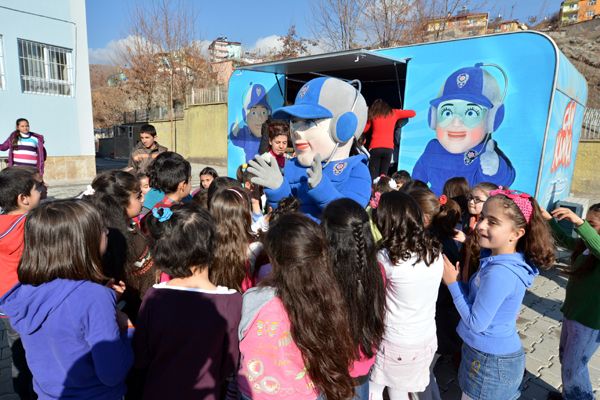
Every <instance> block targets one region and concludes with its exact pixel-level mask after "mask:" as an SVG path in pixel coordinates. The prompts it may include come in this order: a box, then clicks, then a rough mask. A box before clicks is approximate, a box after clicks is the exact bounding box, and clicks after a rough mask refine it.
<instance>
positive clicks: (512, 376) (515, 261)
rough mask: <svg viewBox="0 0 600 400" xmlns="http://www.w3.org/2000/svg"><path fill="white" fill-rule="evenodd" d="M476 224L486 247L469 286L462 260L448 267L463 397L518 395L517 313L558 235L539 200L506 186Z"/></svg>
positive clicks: (502, 399)
mask: <svg viewBox="0 0 600 400" xmlns="http://www.w3.org/2000/svg"><path fill="white" fill-rule="evenodd" d="M475 229H476V230H477V233H478V235H479V239H478V241H479V245H480V247H481V248H482V249H483V251H482V257H481V261H480V267H479V271H478V272H477V273H476V274H475V275H473V277H472V278H471V279H470V281H469V283H468V285H466V284H463V283H461V282H459V279H458V276H459V270H458V263H457V264H456V266H454V265H452V263H450V261H448V259H445V266H444V276H443V280H444V283H446V285H448V289H449V290H450V293H451V294H452V299H453V301H454V304H455V305H456V309H457V310H458V313H459V314H460V317H461V321H460V322H459V325H458V328H457V332H458V334H459V336H460V337H461V339H462V340H463V342H464V344H463V348H462V360H461V363H460V368H459V373H458V378H459V384H460V388H461V390H462V392H463V399H473V400H477V399H495V400H513V399H517V398H519V395H520V392H519V386H520V385H521V380H522V378H523V372H524V370H525V353H524V352H523V348H522V346H521V341H520V339H519V335H518V334H517V328H516V323H517V314H518V313H519V309H520V307H521V303H522V301H523V297H524V296H525V290H526V289H527V288H528V287H530V286H531V285H532V284H533V280H534V278H535V277H536V276H537V275H538V269H537V267H551V266H552V265H553V264H554V247H553V239H552V235H551V233H550V230H549V227H548V225H547V223H546V221H545V220H544V219H543V217H542V212H541V211H540V208H539V206H538V204H537V202H536V201H535V200H534V199H533V198H532V197H531V196H529V195H528V194H525V193H516V192H514V191H511V190H504V189H498V190H494V191H491V192H490V198H489V199H488V200H487V201H486V202H485V204H484V206H483V210H482V212H481V216H480V219H479V222H478V223H477V226H476V228H475Z"/></svg>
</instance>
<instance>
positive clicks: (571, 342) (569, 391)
mask: <svg viewBox="0 0 600 400" xmlns="http://www.w3.org/2000/svg"><path fill="white" fill-rule="evenodd" d="M598 346H600V330H597V329H592V328H588V327H587V326H585V325H582V324H580V323H579V322H576V321H572V320H569V319H564V320H563V324H562V331H561V333H560V347H559V350H558V351H559V353H558V354H559V357H560V363H561V364H562V366H561V369H560V371H561V375H562V382H563V398H564V399H568V400H571V399H573V400H588V399H589V400H594V398H595V397H594V393H593V391H592V383H591V382H590V373H589V370H588V362H589V361H590V358H592V356H593V355H594V353H595V352H596V350H598Z"/></svg>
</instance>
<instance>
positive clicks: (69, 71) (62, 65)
mask: <svg viewBox="0 0 600 400" xmlns="http://www.w3.org/2000/svg"><path fill="white" fill-rule="evenodd" d="M18 47H19V65H20V69H21V90H22V91H23V93H37V94H47V95H55V96H72V95H73V64H72V61H71V53H72V51H71V50H70V49H65V48H63V47H57V46H50V45H47V44H43V43H38V42H32V41H29V40H24V39H18Z"/></svg>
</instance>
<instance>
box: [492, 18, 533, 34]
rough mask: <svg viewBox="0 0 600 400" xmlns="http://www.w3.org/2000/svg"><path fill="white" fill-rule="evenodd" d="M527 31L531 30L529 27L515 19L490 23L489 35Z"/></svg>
mask: <svg viewBox="0 0 600 400" xmlns="http://www.w3.org/2000/svg"><path fill="white" fill-rule="evenodd" d="M527 29H529V28H528V27H527V25H525V24H524V23H522V22H521V21H519V20H516V19H513V20H510V21H499V22H490V23H489V24H488V29H487V33H506V32H516V31H526V30H527Z"/></svg>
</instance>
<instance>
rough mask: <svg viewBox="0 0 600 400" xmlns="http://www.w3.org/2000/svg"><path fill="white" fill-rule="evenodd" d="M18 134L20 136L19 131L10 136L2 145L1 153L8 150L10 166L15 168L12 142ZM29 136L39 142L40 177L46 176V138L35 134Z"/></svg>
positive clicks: (38, 161)
mask: <svg viewBox="0 0 600 400" xmlns="http://www.w3.org/2000/svg"><path fill="white" fill-rule="evenodd" d="M18 134H19V131H14V132H13V133H11V134H10V135H9V136H8V139H6V140H5V141H4V143H2V144H0V151H6V150H8V166H9V167H12V166H13V146H12V142H13V139H14V138H15V136H17V135H18ZM29 134H30V135H31V136H33V137H34V138H36V139H37V140H38V148H37V153H38V160H37V165H36V167H37V169H38V170H39V171H40V175H44V161H46V149H45V148H44V136H43V135H40V134H39V133H34V132H29ZM40 154H43V156H42V157H40Z"/></svg>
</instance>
